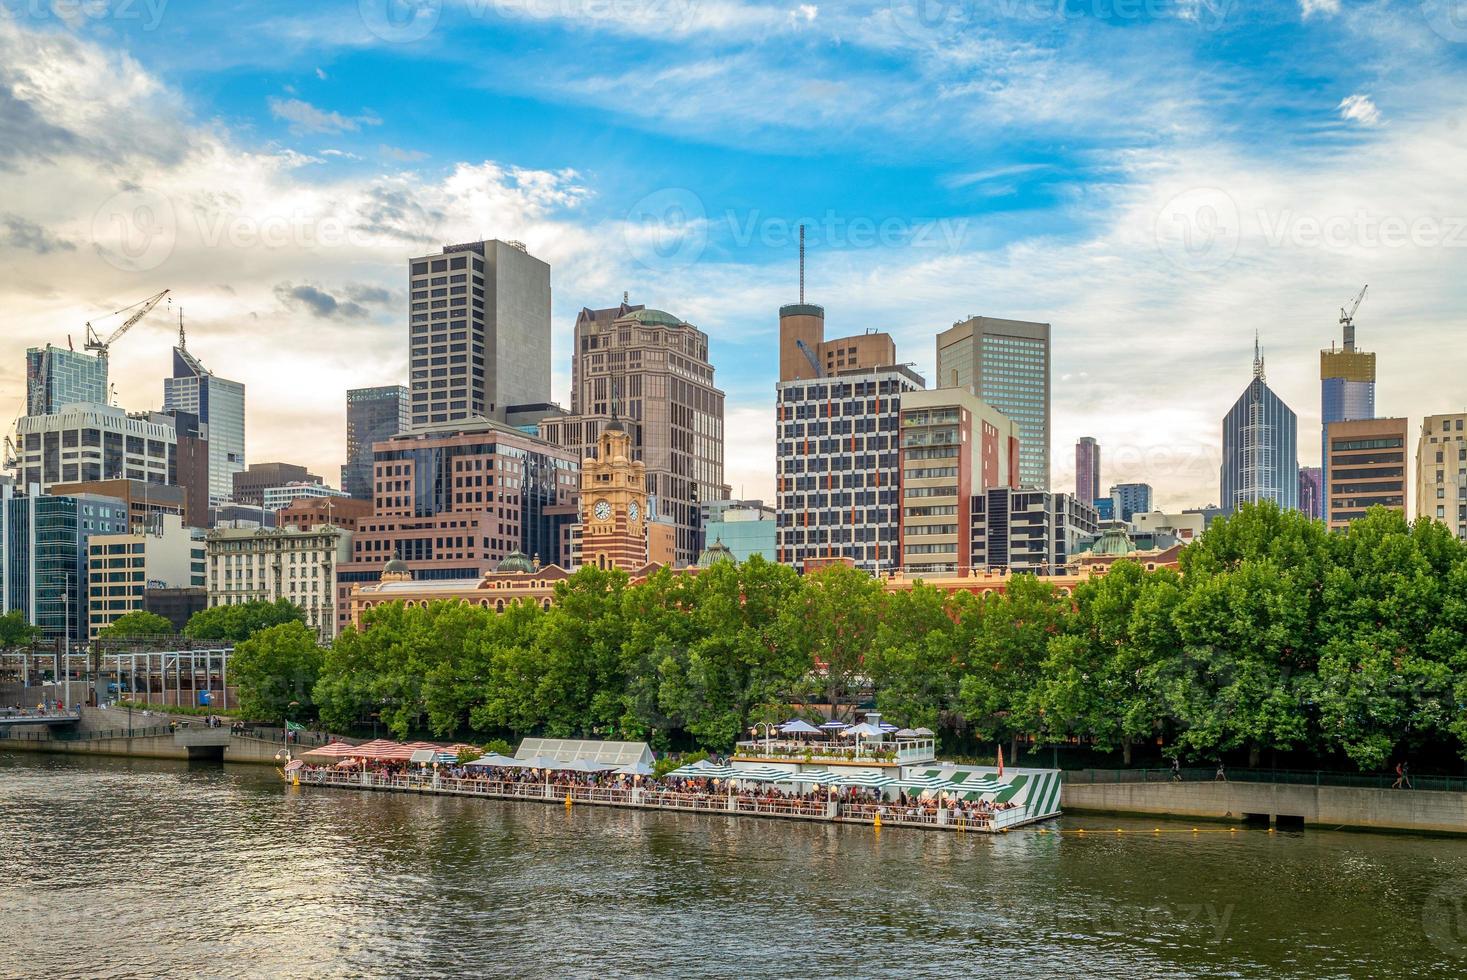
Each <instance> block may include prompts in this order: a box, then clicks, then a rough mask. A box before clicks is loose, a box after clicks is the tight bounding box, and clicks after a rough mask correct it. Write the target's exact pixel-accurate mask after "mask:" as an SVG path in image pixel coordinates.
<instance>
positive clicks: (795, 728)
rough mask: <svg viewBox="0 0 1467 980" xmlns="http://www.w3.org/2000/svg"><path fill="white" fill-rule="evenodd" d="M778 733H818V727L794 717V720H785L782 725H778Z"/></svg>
mask: <svg viewBox="0 0 1467 980" xmlns="http://www.w3.org/2000/svg"><path fill="white" fill-rule="evenodd" d="M779 733H780V734H781V735H819V734H820V729H818V728H816V727H815V726H814V725H812V724H810V723H809V722H808V721H801V720H800V719H798V718H796V719H795V720H794V721H787V722H785V723H784V724H783V725H780V726H779Z"/></svg>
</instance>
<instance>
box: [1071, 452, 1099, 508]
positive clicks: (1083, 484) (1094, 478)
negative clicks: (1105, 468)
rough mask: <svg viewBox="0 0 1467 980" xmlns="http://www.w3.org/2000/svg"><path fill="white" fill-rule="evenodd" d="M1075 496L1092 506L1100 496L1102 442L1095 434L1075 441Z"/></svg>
mask: <svg viewBox="0 0 1467 980" xmlns="http://www.w3.org/2000/svg"><path fill="white" fill-rule="evenodd" d="M1075 496H1076V497H1078V498H1079V499H1081V500H1083V501H1084V502H1085V503H1087V504H1091V505H1092V506H1093V505H1094V503H1095V501H1096V499H1097V498H1098V497H1099V496H1100V443H1098V442H1096V441H1095V438H1094V437H1093V436H1081V437H1080V441H1079V442H1076V443H1075Z"/></svg>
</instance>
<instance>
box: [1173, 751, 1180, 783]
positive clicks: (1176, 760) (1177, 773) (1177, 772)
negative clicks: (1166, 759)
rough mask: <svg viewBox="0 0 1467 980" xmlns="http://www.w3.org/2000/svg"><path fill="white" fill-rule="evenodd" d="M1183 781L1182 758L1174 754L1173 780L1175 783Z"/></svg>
mask: <svg viewBox="0 0 1467 980" xmlns="http://www.w3.org/2000/svg"><path fill="white" fill-rule="evenodd" d="M1181 781H1182V760H1181V759H1179V758H1177V757H1176V756H1172V782H1174V783H1180V782H1181Z"/></svg>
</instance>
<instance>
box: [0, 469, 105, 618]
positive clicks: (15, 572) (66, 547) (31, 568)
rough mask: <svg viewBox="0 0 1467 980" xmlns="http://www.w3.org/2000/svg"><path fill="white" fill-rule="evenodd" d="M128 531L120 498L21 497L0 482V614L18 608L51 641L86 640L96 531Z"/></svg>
mask: <svg viewBox="0 0 1467 980" xmlns="http://www.w3.org/2000/svg"><path fill="white" fill-rule="evenodd" d="M127 530H128V513H127V505H126V504H125V503H123V502H122V501H121V500H114V499H112V498H110V497H98V496H93V495H91V494H78V495H75V496H66V497H59V496H51V495H44V494H37V495H32V496H21V495H19V494H17V493H16V492H15V488H14V487H13V486H10V485H8V484H3V485H0V613H4V612H10V611H11V610H19V611H20V612H21V614H22V615H24V616H25V618H26V621H27V622H29V623H32V624H34V625H35V626H37V627H39V628H40V630H41V635H42V637H43V638H45V639H47V640H59V639H63V638H69V639H70V640H71V642H73V643H76V642H79V641H82V640H85V639H86V636H87V621H88V612H87V609H88V606H87V581H88V580H87V562H88V559H89V556H90V551H91V548H90V545H91V538H92V535H94V534H125V533H127Z"/></svg>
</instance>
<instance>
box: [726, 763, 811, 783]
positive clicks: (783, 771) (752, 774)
mask: <svg viewBox="0 0 1467 980" xmlns="http://www.w3.org/2000/svg"><path fill="white" fill-rule="evenodd" d="M731 778H733V779H741V780H748V781H750V782H758V783H788V782H793V781H794V779H795V771H794V770H793V769H787V768H783V767H780V766H748V767H745V768H735V769H734V774H733V776H732V777H731Z"/></svg>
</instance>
